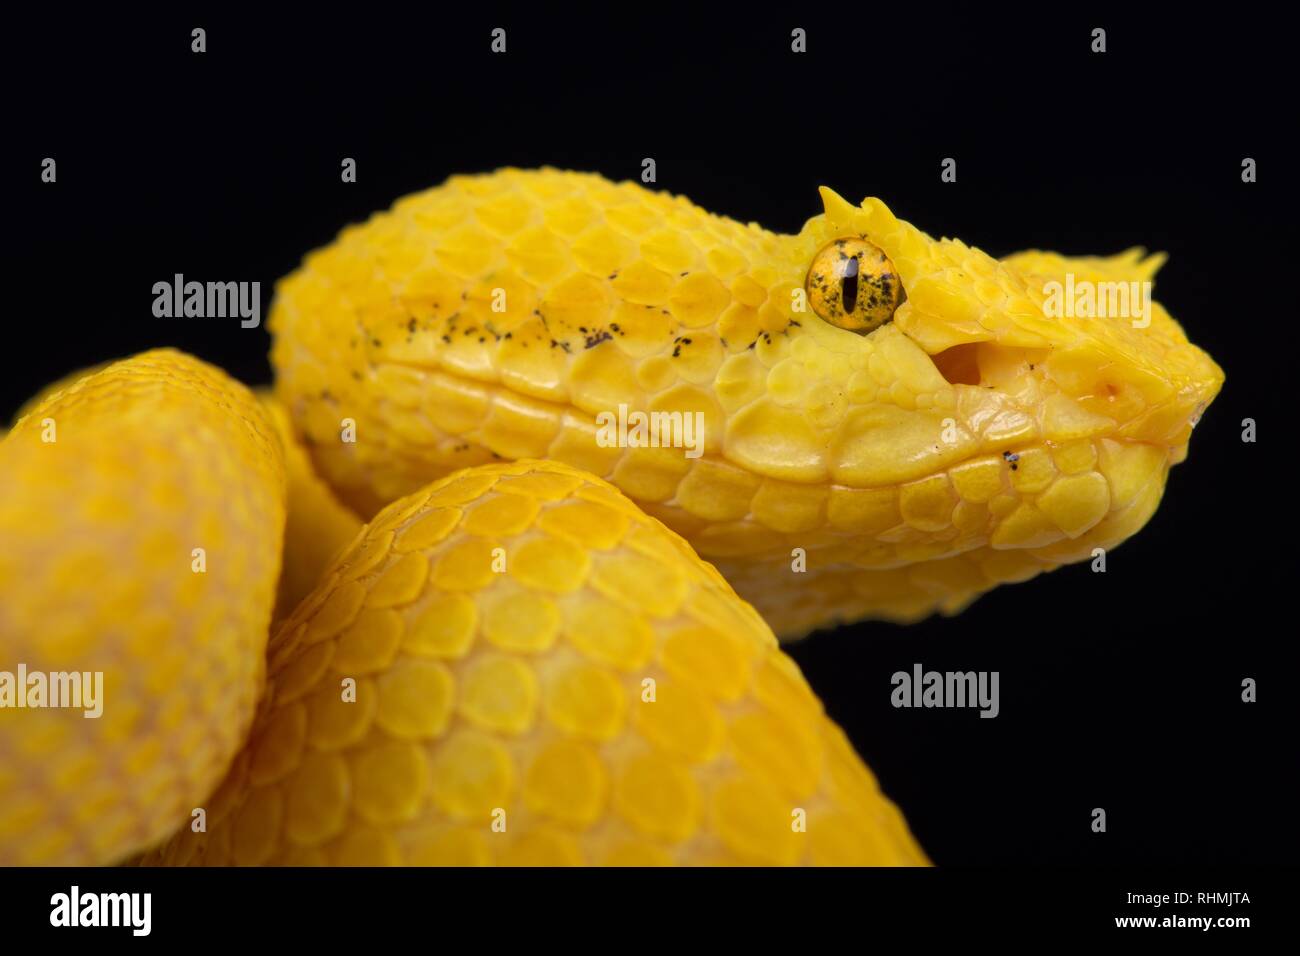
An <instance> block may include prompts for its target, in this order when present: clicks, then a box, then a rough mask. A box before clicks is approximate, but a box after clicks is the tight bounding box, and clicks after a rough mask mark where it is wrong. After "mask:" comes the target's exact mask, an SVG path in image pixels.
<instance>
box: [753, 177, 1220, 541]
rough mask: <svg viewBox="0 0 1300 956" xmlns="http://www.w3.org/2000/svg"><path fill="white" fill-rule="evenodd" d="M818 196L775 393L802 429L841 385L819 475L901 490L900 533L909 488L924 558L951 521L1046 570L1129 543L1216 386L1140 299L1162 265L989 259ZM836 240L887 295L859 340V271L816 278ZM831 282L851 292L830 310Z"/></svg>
mask: <svg viewBox="0 0 1300 956" xmlns="http://www.w3.org/2000/svg"><path fill="white" fill-rule="evenodd" d="M821 195H822V199H823V202H824V204H825V212H824V214H823V215H821V216H817V217H814V218H813V219H811V220H810V221H809V222H808V223H807V224H806V225H805V227H804V229H803V230H802V231H801V232H800V233H799V234H798V235H797V236H795V237H792V244H793V245H792V249H791V253H790V262H791V268H790V274H789V281H790V284H791V286H792V287H796V286H797V284H798V283H799V281H800V277H799V272H800V270H806V272H805V275H804V276H803V279H802V283H803V288H804V291H805V294H806V296H807V302H808V304H809V307H810V310H811V311H813V312H814V313H815V319H814V321H811V322H803V323H801V331H806V332H807V333H808V336H807V337H808V338H809V339H810V342H809V343H808V344H806V345H804V346H803V347H802V349H801V350H799V349H795V350H791V353H790V354H791V358H793V356H794V354H795V353H796V352H797V351H802V353H803V359H802V360H801V361H802V362H803V366H804V368H803V370H802V373H801V374H798V375H796V374H793V373H791V374H788V375H785V374H782V373H781V371H780V369H779V368H773V370H772V372H773V373H774V374H773V376H772V379H770V380H773V379H774V380H776V381H777V382H778V383H779V382H780V381H782V380H785V379H786V378H788V379H789V380H791V381H795V380H801V381H803V382H805V383H807V384H805V385H804V386H803V388H804V392H805V397H806V398H809V399H810V401H809V402H808V403H807V404H806V405H805V408H804V409H803V411H802V413H801V414H803V415H805V416H810V417H811V418H813V419H816V418H817V417H818V415H819V414H820V412H821V409H820V408H819V403H818V402H817V400H816V399H815V398H814V397H813V393H814V392H815V391H819V390H820V392H821V393H822V394H826V389H825V388H824V387H823V386H824V384H825V383H827V382H828V381H832V382H835V383H837V384H838V385H839V387H840V389H841V391H842V394H843V396H844V399H845V402H844V411H843V413H842V414H841V415H840V416H839V418H838V421H837V423H836V427H835V430H834V434H833V435H831V436H829V437H830V441H829V446H828V447H829V448H830V449H831V452H832V454H831V456H830V460H831V462H832V464H831V474H830V477H831V479H832V480H834V481H837V482H840V483H843V484H846V485H849V486H854V487H872V488H875V487H881V486H893V487H899V486H902V489H901V490H902V493H903V512H904V513H903V518H904V523H905V524H906V523H909V522H908V516H907V496H908V489H909V487H910V488H912V489H913V492H912V493H913V495H914V497H915V499H916V500H915V503H914V506H913V507H914V511H915V514H914V520H912V521H911V522H910V525H911V527H912V528H913V529H914V530H916V531H921V532H924V530H925V529H926V528H927V527H928V528H929V529H931V530H930V543H931V544H937V543H938V539H942V538H944V537H945V536H950V537H951V536H954V535H955V536H956V538H958V539H960V538H961V537H962V531H961V527H962V525H963V524H964V525H966V526H968V527H969V528H971V529H972V530H974V529H979V530H981V531H984V530H988V531H989V534H988V538H987V540H988V542H989V543H990V545H991V546H992V547H993V548H994V549H998V548H1002V549H1017V548H1023V549H1029V550H1032V551H1034V552H1036V554H1037V556H1038V557H1039V558H1041V559H1042V560H1044V561H1047V562H1050V563H1052V564H1056V563H1062V562H1063V561H1066V560H1077V559H1079V558H1080V557H1086V556H1087V554H1088V553H1089V549H1090V548H1091V547H1092V546H1094V545H1101V546H1107V545H1109V544H1113V543H1116V542H1117V541H1118V540H1121V539H1122V538H1123V537H1126V536H1127V535H1128V534H1131V533H1132V532H1133V531H1135V530H1137V528H1138V527H1140V526H1141V524H1142V523H1144V522H1145V520H1146V519H1147V518H1148V517H1149V516H1150V514H1151V513H1152V512H1153V511H1154V508H1155V506H1156V504H1157V503H1158V501H1159V497H1160V493H1161V490H1162V488H1163V484H1164V477H1165V472H1166V470H1167V468H1168V466H1169V465H1170V464H1173V463H1176V462H1179V461H1181V460H1182V459H1183V458H1184V457H1185V456H1186V453H1187V443H1188V439H1189V436H1190V434H1191V430H1192V428H1193V426H1194V425H1195V424H1196V422H1197V421H1198V420H1199V418H1200V416H1201V415H1202V413H1203V412H1204V411H1205V409H1206V407H1207V406H1208V405H1209V404H1210V402H1211V401H1213V399H1214V397H1215V396H1216V395H1217V394H1218V391H1219V389H1220V387H1221V386H1222V384H1223V372H1222V370H1221V369H1220V368H1219V367H1218V366H1217V365H1216V364H1215V363H1214V362H1213V360H1211V359H1210V357H1209V356H1208V355H1206V354H1205V352H1203V351H1202V350H1200V349H1198V348H1197V347H1196V346H1194V345H1192V344H1191V343H1190V342H1189V341H1188V339H1187V336H1186V335H1185V333H1184V332H1183V329H1182V328H1181V327H1180V326H1179V324H1178V323H1177V322H1176V321H1175V320H1174V319H1173V318H1172V317H1171V316H1170V315H1169V313H1168V312H1167V311H1166V310H1165V308H1164V307H1163V306H1162V305H1161V304H1160V303H1159V302H1156V301H1155V300H1154V299H1152V297H1151V279H1152V277H1153V276H1154V274H1155V272H1156V270H1157V269H1158V268H1159V267H1160V265H1161V264H1162V263H1163V261H1164V256H1163V255H1159V254H1157V255H1146V254H1145V252H1144V250H1142V249H1132V250H1129V251H1128V252H1125V253H1121V254H1120V255H1117V256H1113V257H1109V258H1066V257H1063V256H1060V255H1057V254H1055V253H1049V252H1038V251H1030V252H1023V253H1019V254H1016V255H1013V256H1010V257H1008V258H1005V259H1002V260H998V259H994V258H993V257H991V256H989V255H987V254H985V253H984V252H982V251H980V250H979V249H976V248H974V247H971V246H968V245H966V244H965V243H963V242H961V241H959V240H955V239H941V240H935V239H933V238H931V237H930V236H928V235H927V234H925V233H924V232H922V231H921V230H919V229H917V228H915V227H914V226H912V225H911V224H909V223H907V222H905V221H903V220H901V219H899V218H898V217H896V216H895V215H894V214H893V213H892V212H891V211H890V210H889V208H888V207H887V206H886V205H885V204H884V203H883V202H882V201H880V200H879V199H874V198H869V199H866V200H865V201H864V202H863V203H862V204H861V205H860V206H854V205H852V204H850V203H848V202H846V201H845V200H844V199H843V198H841V197H840V196H839V195H837V194H836V193H835V192H834V191H832V190H830V189H827V188H823V189H822V190H821ZM846 241H847V242H848V243H850V244H851V245H850V248H851V249H853V248H857V249H861V248H865V249H866V250H867V252H866V253H865V254H862V255H861V256H860V258H861V260H862V261H863V262H873V263H876V265H875V273H876V274H884V275H886V276H890V277H893V279H894V280H896V283H897V287H898V288H897V290H896V300H895V301H893V302H892V303H887V305H890V304H892V308H891V309H890V312H891V314H890V316H889V317H888V319H885V320H881V318H880V316H879V314H877V315H875V316H874V317H871V318H868V320H867V321H866V322H865V323H864V324H865V328H862V327H859V328H854V327H853V324H852V322H851V321H846V317H847V318H848V319H852V318H853V316H852V315H850V314H849V313H850V312H851V311H852V310H851V309H849V308H848V305H849V302H848V300H849V299H850V298H851V299H852V305H853V306H854V307H856V309H857V311H859V312H861V311H862V310H863V307H862V305H861V303H860V299H861V295H862V291H861V290H862V279H861V273H862V267H860V266H857V265H850V266H849V267H848V268H844V267H843V266H840V267H834V266H829V267H828V266H827V261H828V260H827V258H826V257H827V250H832V249H835V248H837V244H838V245H840V246H842V245H843V244H844V243H845V242H846ZM854 244H856V245H854ZM840 258H841V259H842V258H843V255H842V253H841V255H840ZM828 273H829V274H830V276H831V281H830V283H829V285H830V289H829V293H828V291H827V275H828ZM839 273H852V275H851V276H848V277H839ZM837 277H838V281H839V282H840V285H841V288H842V289H847V291H848V293H850V295H846V296H842V297H841V299H840V301H838V302H836V301H835V299H836V296H835V293H836V288H835V283H836V279H837ZM851 281H852V282H853V287H852V288H851V289H849V288H847V287H848V286H849V283H850V282H851ZM886 289H887V290H889V291H894V290H893V287H892V283H886ZM798 298H799V297H798V296H797V295H796V296H795V299H796V301H797V300H798ZM874 298H876V299H880V298H881V297H880V296H874ZM828 299H829V300H830V301H831V302H832V303H833V304H834V305H835V306H837V307H833V308H830V309H828V308H827V307H826V306H825V302H826V301H827V300H828ZM817 320H820V321H817ZM819 367H820V371H819ZM833 370H838V371H833ZM954 501H955V502H956V509H955V510H954V508H953V503H954ZM963 509H965V510H966V511H967V512H968V513H967V514H962V511H963ZM986 520H989V521H991V524H986V523H985V522H986ZM954 523H955V526H954Z"/></svg>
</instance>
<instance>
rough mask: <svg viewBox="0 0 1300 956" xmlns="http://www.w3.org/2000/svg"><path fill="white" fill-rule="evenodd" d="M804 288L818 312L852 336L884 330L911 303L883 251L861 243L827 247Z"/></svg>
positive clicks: (845, 242) (852, 240)
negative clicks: (903, 306)
mask: <svg viewBox="0 0 1300 956" xmlns="http://www.w3.org/2000/svg"><path fill="white" fill-rule="evenodd" d="M804 287H805V288H806V289H807V291H808V303H809V304H810V305H811V306H812V309H813V311H814V312H816V313H817V314H818V315H819V316H821V317H822V318H823V319H825V320H826V321H827V322H829V323H830V324H831V325H833V326H835V327H836V328H840V329H848V330H849V331H850V332H870V331H871V330H872V329H878V328H880V326H882V325H884V324H885V323H886V322H888V321H889V320H890V319H892V318H893V317H894V310H895V309H897V308H898V307H899V306H900V305H902V304H903V300H904V299H905V298H906V295H904V293H903V284H902V283H901V282H899V281H898V273H897V272H895V271H894V264H893V263H892V262H890V261H889V257H888V256H886V255H885V252H884V250H883V249H881V248H880V247H879V246H874V245H872V244H871V243H869V242H867V241H866V240H865V239H858V238H856V237H853V238H845V239H836V240H835V241H834V242H831V243H827V244H826V245H825V246H823V247H822V250H821V251H820V252H818V253H817V255H816V256H815V257H814V258H813V261H812V265H811V266H809V267H808V278H807V279H806V280H805V281H804Z"/></svg>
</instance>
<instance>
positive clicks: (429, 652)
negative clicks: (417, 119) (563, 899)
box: [0, 169, 1223, 864]
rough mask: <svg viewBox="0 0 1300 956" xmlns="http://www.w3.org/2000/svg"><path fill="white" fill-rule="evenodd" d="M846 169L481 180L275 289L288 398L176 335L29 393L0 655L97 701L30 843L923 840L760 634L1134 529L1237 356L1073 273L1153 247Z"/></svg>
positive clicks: (35, 794)
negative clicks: (1046, 238)
mask: <svg viewBox="0 0 1300 956" xmlns="http://www.w3.org/2000/svg"><path fill="white" fill-rule="evenodd" d="M822 201H823V206H824V211H823V212H822V213H821V214H819V215H817V216H815V217H813V218H812V219H810V220H809V221H808V223H807V224H806V225H805V226H804V228H803V229H802V230H801V231H800V232H799V233H798V234H796V235H777V234H774V233H771V232H768V231H766V230H764V229H762V228H760V227H759V226H757V225H755V224H750V225H742V224H741V223H738V222H735V221H733V220H730V219H726V218H723V217H720V216H715V215H711V214H709V213H706V212H704V211H702V210H700V209H699V208H698V207H696V206H694V205H692V204H691V203H690V202H689V201H687V200H686V199H684V198H680V197H674V196H670V195H667V194H664V193H656V192H650V191H648V190H645V189H643V188H641V187H639V186H637V185H634V184H630V183H623V184H614V183H612V182H609V181H607V180H605V179H603V178H601V177H599V176H596V175H588V174H578V173H567V172H560V171H556V170H549V169H547V170H536V171H521V170H513V169H508V170H501V171H499V172H496V173H493V174H489V175H480V176H457V177H453V178H452V179H450V180H449V181H448V182H446V183H445V184H444V185H442V186H440V187H438V188H435V189H432V190H429V191H426V192H424V193H420V194H417V195H414V196H410V197H407V198H405V199H403V200H401V201H399V202H398V203H397V204H396V205H395V206H394V207H393V208H392V209H391V210H390V211H388V212H385V213H381V214H378V215H376V216H374V217H373V218H372V219H371V220H370V221H369V222H367V223H365V224H362V225H355V226H351V227H348V228H347V229H345V230H344V231H343V232H342V234H341V235H340V236H339V238H338V239H337V241H335V242H334V243H333V244H332V245H330V246H328V247H326V248H324V249H322V250H318V251H316V252H314V253H312V254H310V255H309V256H308V257H307V258H306V259H305V260H304V263H303V265H302V267H301V268H300V269H299V270H298V271H297V272H295V273H294V274H292V275H291V276H289V277H287V278H286V279H284V280H283V281H282V282H281V283H280V285H279V286H278V288H277V294H276V299H275V303H274V305H273V308H272V314H271V320H270V328H271V331H272V334H273V336H274V345H273V350H272V361H273V365H274V368H275V373H276V378H275V386H274V394H273V395H272V394H268V393H253V392H251V391H249V390H248V389H247V388H245V387H244V386H242V385H240V384H238V383H237V382H234V381H233V380H231V379H230V378H228V377H227V376H226V375H225V374H224V373H222V372H221V371H220V370H218V369H215V368H212V367H211V366H208V365H206V364H205V363H203V362H201V361H199V360H197V359H194V358H191V357H189V356H185V355H183V354H181V353H177V352H174V351H171V350H158V351H154V352H148V353H144V354H142V355H139V356H136V357H134V358H131V359H127V360H124V361H122V362H118V363H113V364H110V365H108V366H106V367H104V368H101V369H99V370H96V371H92V372H91V373H89V374H84V375H78V376H74V377H73V378H72V379H69V380H67V381H66V382H65V383H60V384H59V385H56V386H55V387H53V388H52V389H50V390H49V391H48V392H47V393H44V394H43V396H42V397H38V399H36V400H34V401H33V403H29V405H28V406H27V414H25V415H24V417H22V418H21V419H20V420H19V421H18V422H17V423H16V424H15V426H14V428H13V430H12V431H11V432H10V433H9V434H8V435H7V436H6V437H5V438H4V440H3V442H0V541H3V545H4V546H3V548H0V669H12V668H14V667H16V665H17V664H18V663H19V662H22V663H24V664H25V666H26V667H27V668H28V670H29V671H45V672H49V673H54V672H59V671H72V670H76V671H102V672H103V674H104V694H103V697H104V710H103V716H102V717H101V718H99V719H86V718H83V716H82V714H81V712H80V711H77V710H67V709H64V710H59V709H48V708H47V709H40V708H38V707H34V706H33V707H28V708H23V709H19V708H15V707H5V708H0V863H5V864H14V863H112V862H117V861H121V860H123V859H125V858H128V857H132V856H134V855H136V854H139V853H140V852H142V851H148V852H146V853H145V857H144V861H145V862H149V863H167V864H180V863H190V864H193V863H208V864H222V863H238V864H264V863H289V864H293V863H335V864H338V863H492V862H496V863H517V864H518V863H522V864H530V863H532V864H551V863H591V864H642V863H665V864H667V863H727V862H739V863H775V864H785V863H850V864H856V863H884V864H907V863H924V862H925V861H926V858H925V855H924V853H923V852H922V850H921V849H920V847H919V846H918V845H917V844H916V842H915V840H914V839H913V838H912V836H911V835H910V833H909V832H908V829H907V826H906V824H905V822H904V821H903V819H902V816H901V814H900V813H899V811H898V810H897V808H896V807H895V806H894V805H893V804H892V803H891V802H890V801H889V800H888V799H887V798H886V797H885V796H884V795H883V794H882V793H881V791H880V789H879V787H878V785H877V784H876V782H875V779H874V777H873V775H872V774H871V771H870V770H869V769H868V768H867V767H866V766H865V764H863V763H862V761H861V760H860V758H858V756H857V755H856V754H855V753H854V751H853V749H852V747H851V745H850V744H849V743H848V741H847V739H846V738H845V736H844V735H843V733H842V732H841V731H840V730H839V729H838V728H837V727H835V726H834V724H833V723H831V722H830V721H829V719H828V718H827V717H826V715H825V713H824V711H823V709H822V707H821V705H820V703H819V702H818V700H817V698H816V697H815V695H814V694H813V693H812V691H811V690H810V689H809V688H808V686H807V684H806V683H805V682H804V680H803V678H802V677H801V675H800V674H799V671H798V668H797V666H796V665H795V664H794V663H793V662H792V661H791V660H790V659H789V658H788V657H787V656H786V655H785V654H784V653H783V652H782V651H781V650H780V648H779V646H778V643H777V639H776V636H780V637H782V638H794V637H798V636H801V635H803V634H806V633H807V632H809V631H810V630H812V629H815V628H818V627H825V626H830V625H833V624H835V623H837V622H840V621H853V620H858V619H862V618H880V619H887V620H894V621H912V620H916V619H918V618H921V617H924V616H926V615H929V614H931V613H935V612H941V613H946V614H952V613H956V612H958V611H960V610H961V609H962V608H963V607H965V606H966V605H967V604H968V603H969V602H970V601H971V600H973V599H974V598H975V597H977V596H978V595H979V594H981V593H982V592H984V591H986V590H988V589H990V588H992V587H995V586H997V585H998V584H1000V583H1006V582H1014V581H1024V580H1026V579H1028V578H1031V577H1033V576H1034V575H1036V574H1038V573H1039V572H1041V571H1044V570H1050V569H1052V568H1054V567H1057V566H1060V565H1062V564H1066V563H1069V562H1073V561H1079V560H1083V559H1087V558H1090V557H1091V556H1092V555H1093V553H1094V549H1097V548H1103V549H1108V548H1111V547H1113V546H1115V545H1117V544H1118V543H1120V542H1121V541H1123V540H1124V539H1125V538H1126V537H1128V536H1129V535H1131V534H1133V533H1134V532H1136V531H1137V530H1138V529H1139V528H1141V526H1142V525H1143V524H1144V523H1145V522H1146V521H1147V520H1148V519H1149V518H1150V516H1151V515H1152V513H1153V512H1154V510H1155V508H1156V506H1157V505H1158V503H1159V499H1160V496H1161V494H1162V491H1163V488H1164V482H1165V478H1166V475H1167V472H1168V469H1169V467H1170V466H1171V465H1172V464H1175V463H1178V462H1180V461H1182V460H1183V458H1184V457H1185V456H1186V453H1187V442H1188V438H1189V436H1190V432H1191V429H1192V426H1193V425H1194V424H1195V421H1196V420H1197V418H1198V417H1199V415H1200V414H1201V413H1202V412H1203V411H1204V409H1205V407H1206V406H1207V405H1208V404H1209V403H1210V402H1211V401H1212V400H1213V398H1214V396H1215V395H1216V394H1217V392H1218V390H1219V388H1220V386H1221V384H1222V380H1223V375H1222V372H1221V371H1220V369H1219V368H1218V366H1217V365H1215V364H1214V362H1213V361H1211V360H1210V358H1209V357H1208V356H1206V355H1205V354H1204V353H1203V352H1202V351H1200V350H1199V349H1197V348H1196V347H1195V346H1193V345H1191V344H1190V343H1189V342H1188V341H1187V338H1186V336H1185V335H1184V333H1183V331H1182V329H1181V328H1180V327H1179V326H1178V324H1177V323H1176V322H1175V321H1174V320H1173V319H1172V318H1171V317H1170V316H1169V314H1168V313H1167V312H1166V311H1165V310H1164V308H1163V307H1162V306H1160V305H1159V303H1155V302H1152V303H1151V304H1150V312H1149V314H1148V316H1147V319H1148V321H1147V322H1146V324H1141V323H1135V322H1131V321H1129V319H1128V318H1118V317H1114V316H1111V317H1101V318H1098V317H1091V316H1087V315H1079V316H1076V315H1073V314H1070V312H1069V311H1068V310H1067V311H1066V313H1065V314H1063V315H1062V314H1059V312H1060V310H1056V311H1053V310H1052V309H1050V308H1049V307H1048V304H1047V303H1048V295H1049V292H1048V289H1049V286H1050V283H1051V282H1053V281H1065V280H1066V279H1067V277H1068V279H1069V281H1070V282H1074V283H1083V284H1088V283H1093V284H1098V285H1099V286H1100V284H1104V283H1123V284H1128V283H1143V282H1148V281H1149V280H1150V279H1151V277H1152V276H1153V275H1154V273H1155V271H1156V269H1157V268H1158V267H1159V265H1160V263H1161V262H1162V261H1163V257H1161V256H1146V255H1145V254H1144V253H1143V251H1142V250H1131V251H1130V252H1128V253H1123V254H1120V255H1118V256H1113V257H1109V258H1065V257H1062V256H1059V255H1056V254H1054V253H1048V252H1038V251H1030V252H1024V253H1019V254H1017V255H1013V256H1010V257H1007V258H1004V259H1001V260H997V259H993V258H991V257H989V256H987V255H985V254H984V253H982V252H980V251H979V250H978V249H975V248H973V247H970V246H967V245H965V244H963V243H961V242H960V241H957V240H949V239H944V240H934V239H932V238H931V237H930V236H928V235H926V234H925V233H923V232H921V231H920V230H918V229H916V228H914V227H913V226H911V225H909V224H908V223H906V222H904V221H902V220H900V219H898V218H896V217H895V216H894V215H893V214H892V213H891V212H890V211H889V209H888V208H886V207H885V205H884V204H883V203H882V202H880V201H879V200H877V199H868V200H866V201H864V202H863V203H862V204H861V205H859V206H854V205H851V204H849V203H848V202H846V201H844V200H843V199H841V198H840V197H839V196H838V195H836V194H835V193H833V192H831V191H830V190H828V189H823V190H822ZM619 409H623V410H625V411H626V410H631V411H633V412H645V413H651V412H662V413H682V414H684V415H694V414H695V413H698V414H699V415H700V416H701V420H702V421H703V423H704V429H703V433H702V436H703V442H702V446H701V449H700V450H701V452H702V453H701V454H699V455H697V456H692V455H687V454H685V453H684V450H683V448H681V447H631V446H632V445H635V444H636V443H635V442H626V441H625V442H619V443H610V442H605V441H600V440H598V439H599V427H598V424H597V423H598V421H599V420H600V416H601V415H602V414H609V413H612V412H614V411H615V410H619ZM362 519H368V521H367V522H366V523H365V524H364V525H363V520H362ZM701 559H703V560H701ZM733 589H734V590H733ZM737 595H739V597H737ZM742 598H743V600H741V599H742ZM272 622H274V624H273V623H272ZM268 635H269V640H268ZM2 689H3V685H0V690H2ZM178 828H179V829H178ZM169 834H174V836H172V837H171V838H170V839H167V837H168V835H169ZM160 841H161V842H160ZM151 848H152V849H151Z"/></svg>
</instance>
